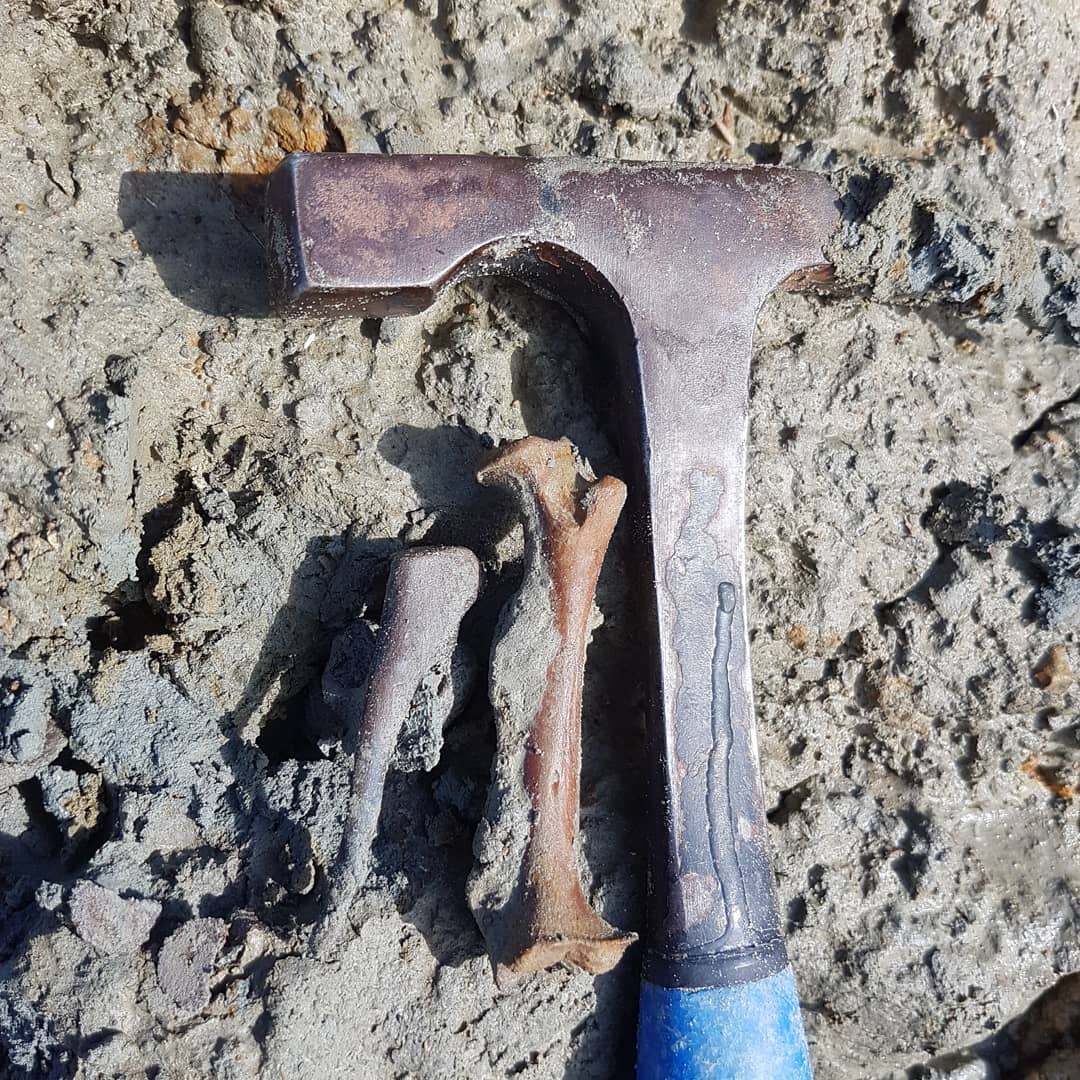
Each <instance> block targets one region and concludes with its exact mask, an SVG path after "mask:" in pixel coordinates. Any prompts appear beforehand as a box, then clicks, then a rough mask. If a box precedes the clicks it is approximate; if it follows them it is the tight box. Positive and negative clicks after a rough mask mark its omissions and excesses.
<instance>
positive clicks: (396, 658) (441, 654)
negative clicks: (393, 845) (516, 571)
mask: <svg viewBox="0 0 1080 1080" xmlns="http://www.w3.org/2000/svg"><path fill="white" fill-rule="evenodd" d="M479 589H480V564H479V562H478V561H477V559H476V556H475V555H474V554H473V553H472V552H471V551H469V550H468V549H467V548H461V547H427V548H424V547H419V548H412V549H410V550H408V551H404V552H402V553H400V554H399V555H396V556H395V557H394V560H393V562H392V564H391V567H390V576H389V578H388V579H387V582H386V597H385V600H384V602H383V618H382V623H381V625H380V627H379V632H378V635H377V636H376V639H375V655H374V658H373V661H372V666H371V673H370V676H369V678H368V683H367V691H366V694H365V697H364V708H363V713H362V715H361V716H360V717H359V718H358V719H359V727H358V731H357V738H356V758H355V761H354V764H353V776H352V787H351V790H350V793H349V808H348V816H347V819H346V822H345V832H344V835H343V837H342V842H341V849H340V851H339V853H338V857H337V861H336V863H335V865H334V867H333V868H332V870H331V873H330V883H329V884H330V889H329V892H330V895H329V904H328V910H327V914H326V916H325V918H324V920H323V922H322V924H321V926H320V927H319V928H318V929H317V931H316V938H315V940H316V943H317V947H318V948H319V949H320V950H323V949H326V948H328V947H333V946H334V945H336V944H338V943H340V940H341V938H342V937H343V936H344V934H345V932H346V930H347V921H346V912H347V908H348V906H349V902H350V900H351V898H352V896H353V895H354V894H355V893H356V892H357V890H358V889H359V888H360V886H362V885H363V884H364V881H365V879H366V878H367V876H368V871H369V868H370V858H371V845H372V842H373V841H374V839H375V831H376V828H377V826H378V821H379V811H380V809H381V808H382V795H383V787H384V786H385V784H386V774H387V771H388V770H389V768H390V761H391V758H392V757H393V754H394V749H395V746H396V744H397V739H398V735H399V733H400V731H401V728H402V724H403V723H404V721H405V718H406V717H407V716H408V714H409V709H410V706H411V704H412V702H413V699H414V696H415V695H416V693H417V691H418V689H419V688H420V685H421V683H422V682H423V680H424V678H425V676H427V675H428V674H429V673H430V672H431V671H432V670H433V669H434V668H436V667H442V668H444V669H446V670H449V665H450V662H451V657H452V654H453V651H454V646H455V644H456V642H457V637H458V629H459V627H460V625H461V620H462V618H463V617H464V616H465V613H466V612H467V611H468V610H469V608H470V607H472V605H473V602H474V601H475V600H476V596H477V593H478V592H479Z"/></svg>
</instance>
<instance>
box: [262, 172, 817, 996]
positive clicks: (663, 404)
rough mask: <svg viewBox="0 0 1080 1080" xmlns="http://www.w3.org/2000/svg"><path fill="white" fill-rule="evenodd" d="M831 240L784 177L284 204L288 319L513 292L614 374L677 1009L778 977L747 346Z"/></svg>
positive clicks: (666, 952)
mask: <svg viewBox="0 0 1080 1080" xmlns="http://www.w3.org/2000/svg"><path fill="white" fill-rule="evenodd" d="M836 220H837V204H836V200H835V194H834V193H833V191H832V190H831V189H830V188H829V186H828V185H827V184H826V183H825V181H824V180H822V179H821V178H820V177H817V176H813V175H811V174H807V173H799V172H793V171H789V170H784V169H766V168H752V169H735V168H726V167H720V166H712V165H691V164H675V163H622V162H619V163H615V162H601V163H597V162H591V161H528V160H522V159H512V158H485V157H440V156H416V157H413V156H402V157H379V156H348V155H318V156H311V155H294V156H292V157H290V158H288V159H286V161H285V162H284V163H283V164H282V165H281V166H280V167H279V168H278V170H277V172H276V173H275V174H274V176H273V178H272V180H271V183H270V191H269V231H270V253H271V265H272V275H273V283H274V287H275V291H276V294H277V296H278V298H279V301H280V303H281V304H282V305H283V306H284V307H286V308H288V309H292V310H296V311H302V312H319V311H324V312H328V313H334V314H346V313H353V314H357V315H367V316H383V315H402V314H410V313H415V312H419V311H422V310H423V309H424V308H425V307H427V306H428V305H429V304H431V302H432V301H433V299H434V298H435V296H436V295H437V294H438V292H439V291H440V290H441V289H442V288H444V287H445V286H446V285H447V284H449V283H451V282H453V281H455V280H458V279H459V278H462V277H465V276H477V275H490V274H507V275H510V276H513V277H516V278H519V279H520V280H523V281H525V282H526V283H529V284H532V285H533V286H535V287H536V288H538V289H539V290H541V291H542V292H544V293H546V294H548V295H550V296H552V297H554V298H556V299H557V300H559V301H560V302H561V303H563V304H564V305H565V306H566V307H567V308H568V309H569V310H570V311H571V313H573V314H574V315H575V316H576V317H577V318H578V321H579V323H580V325H581V327H582V329H583V331H584V332H585V334H586V335H587V337H588V338H589V340H590V341H591V342H592V344H593V346H594V347H595V349H596V351H597V352H598V353H599V354H601V356H604V357H606V358H607V360H608V362H609V363H610V364H611V365H612V368H611V370H613V371H614V379H613V380H611V381H610V382H609V383H608V384H607V388H606V392H607V393H608V394H609V395H610V396H615V397H617V399H618V400H617V402H616V404H617V406H618V408H617V410H616V413H615V415H616V425H617V431H616V436H617V441H618V443H619V447H620V451H621V456H622V462H623V467H624V470H625V471H626V474H627V476H626V479H627V482H628V487H629V492H630V508H631V515H632V521H633V528H634V530H635V539H636V541H637V550H638V555H639V557H640V565H641V570H640V573H639V575H638V576H639V580H640V581H641V583H642V587H643V595H642V596H641V598H640V599H641V608H642V611H643V612H644V618H645V619H646V620H647V622H648V628H649V638H650V640H651V642H652V646H653V651H654V657H653V664H652V665H651V667H652V671H651V697H652V700H651V716H650V718H649V720H650V725H649V726H650V739H651V745H652V750H653V761H654V763H655V766H656V768H655V776H654V777H653V783H652V787H653V833H652V844H651V853H650V854H651V861H650V896H649V927H648V938H647V943H646V950H645V958H644V965H645V974H646V976H647V978H649V979H650V980H652V981H653V982H654V983H659V984H661V985H663V986H668V987H680V986H687V987H709V986H719V985H724V984H727V983H731V982H749V981H754V980H758V979H762V978H769V977H771V976H772V975H773V974H775V973H776V972H779V971H781V970H782V969H783V968H784V967H785V965H786V956H785V952H784V947H783V943H782V941H781V939H780V934H779V919H778V916H777V911H776V901H775V896H774V887H773V882H772V871H771V867H770V860H769V857H768V846H767V840H766V821H765V810H764V798H763V794H762V790H761V780H760V774H759V771H758V765H757V747H756V740H755V735H754V726H753V703H752V695H751V679H750V667H749V649H748V644H747V631H746V628H747V622H746V588H745V580H744V568H743V562H744V550H743V548H744V543H743V488H744V473H745V442H746V431H747V418H748V376H749V365H750V345H751V338H752V335H753V330H754V323H755V319H756V316H757V312H758V309H759V307H760V305H761V303H762V301H763V300H764V299H765V297H766V296H767V295H768V293H769V292H770V291H771V290H772V289H774V288H776V287H777V286H778V285H780V284H783V283H787V284H788V285H793V284H799V283H802V282H805V281H807V280H813V279H815V278H820V277H821V276H822V274H823V272H824V271H826V269H827V268H826V267H825V265H824V259H823V255H822V250H823V247H824V244H825V242H826V241H827V239H828V236H829V233H830V232H831V230H832V228H833V226H834V224H835V222H836ZM602 404H606V403H602Z"/></svg>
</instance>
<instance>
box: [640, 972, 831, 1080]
mask: <svg viewBox="0 0 1080 1080" xmlns="http://www.w3.org/2000/svg"><path fill="white" fill-rule="evenodd" d="M637 1050H638V1056H637V1075H638V1080H699V1078H701V1080H704V1078H705V1077H708V1078H709V1080H810V1078H811V1073H810V1057H809V1054H808V1053H807V1049H806V1039H805V1037H804V1036H803V1027H802V1019H801V1017H800V1014H799V999H798V997H797V996H796V993H795V980H794V979H793V978H792V975H791V968H790V967H787V968H784V969H783V970H782V971H779V972H777V973H776V974H775V975H770V976H768V977H767V978H765V979H761V980H759V981H757V982H748V983H737V984H736V985H734V986H717V987H712V988H709V989H706V990H681V989H675V988H672V987H667V986H657V985H656V984H655V983H651V982H649V981H648V980H644V979H643V980H642V983H641V1005H640V1013H639V1018H638V1047H637Z"/></svg>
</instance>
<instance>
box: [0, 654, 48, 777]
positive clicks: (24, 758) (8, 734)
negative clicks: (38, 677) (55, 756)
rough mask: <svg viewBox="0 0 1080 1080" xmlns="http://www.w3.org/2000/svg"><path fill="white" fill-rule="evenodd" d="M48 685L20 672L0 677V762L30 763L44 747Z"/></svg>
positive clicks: (39, 754) (40, 753) (38, 755)
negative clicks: (32, 679)
mask: <svg viewBox="0 0 1080 1080" xmlns="http://www.w3.org/2000/svg"><path fill="white" fill-rule="evenodd" d="M49 701H50V689H49V687H48V686H47V685H46V684H44V683H42V682H38V681H34V682H29V681H27V680H26V679H25V678H23V677H22V676H21V675H20V674H16V673H12V674H5V675H4V676H2V677H0V761H8V762H19V763H24V762H31V761H34V760H35V759H37V758H38V757H40V756H41V755H42V753H43V752H44V749H45V737H46V729H47V726H48V719H49Z"/></svg>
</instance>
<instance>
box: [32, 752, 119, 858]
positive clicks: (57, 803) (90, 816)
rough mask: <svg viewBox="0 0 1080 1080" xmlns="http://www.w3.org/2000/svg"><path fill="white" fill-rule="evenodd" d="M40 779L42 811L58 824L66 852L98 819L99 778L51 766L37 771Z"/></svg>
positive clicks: (91, 773)
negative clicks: (39, 771)
mask: <svg viewBox="0 0 1080 1080" xmlns="http://www.w3.org/2000/svg"><path fill="white" fill-rule="evenodd" d="M39 780H40V782H41V796H42V801H43V804H44V807H45V810H46V812H47V813H48V814H49V815H51V817H52V818H53V819H54V820H55V821H56V824H57V825H58V826H59V827H60V832H61V833H62V834H63V836H64V849H65V851H71V850H73V849H74V848H75V847H76V846H77V845H78V844H79V843H80V842H81V841H82V840H84V839H85V838H86V837H87V836H88V835H89V834H90V833H91V832H93V831H94V829H96V828H97V826H98V822H99V820H100V819H101V814H102V809H103V806H102V798H101V777H100V776H99V775H98V774H97V773H95V772H85V773H77V772H75V771H74V770H72V769H64V768H61V767H60V766H59V765H52V766H50V767H49V768H47V769H45V770H44V771H43V772H41V773H40V774H39Z"/></svg>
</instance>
